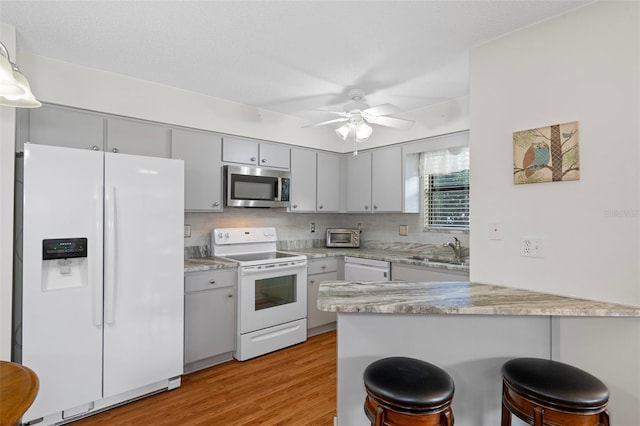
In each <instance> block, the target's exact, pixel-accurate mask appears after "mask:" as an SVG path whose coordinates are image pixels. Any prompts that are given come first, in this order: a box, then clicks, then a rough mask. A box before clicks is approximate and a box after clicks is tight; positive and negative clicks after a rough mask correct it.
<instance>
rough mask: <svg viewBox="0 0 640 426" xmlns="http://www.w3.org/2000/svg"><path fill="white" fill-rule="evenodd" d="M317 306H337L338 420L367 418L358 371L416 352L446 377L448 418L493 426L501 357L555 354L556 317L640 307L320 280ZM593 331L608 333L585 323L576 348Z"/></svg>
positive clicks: (461, 288)
mask: <svg viewBox="0 0 640 426" xmlns="http://www.w3.org/2000/svg"><path fill="white" fill-rule="evenodd" d="M317 305H318V308H319V309H320V310H323V311H330V312H337V313H338V326H337V329H338V337H337V364H338V386H337V391H338V401H337V405H338V406H337V413H338V416H337V425H338V426H347V425H348V426H365V425H369V423H368V420H367V418H366V416H365V414H364V410H363V403H364V399H365V390H364V385H363V383H362V373H363V371H364V369H365V368H366V366H367V365H369V364H370V363H371V362H373V361H375V360H377V359H380V358H384V357H388V356H409V357H413V358H417V359H422V360H424V361H427V362H431V363H433V364H436V365H439V366H440V367H442V368H444V369H445V370H446V371H447V372H448V373H449V374H450V375H451V376H452V377H453V379H454V381H455V386H456V388H455V395H454V399H453V405H452V406H453V410H454V415H455V421H456V425H462V426H465V425H469V426H493V425H496V424H500V406H501V391H502V388H501V385H502V381H501V375H500V368H501V366H502V364H503V363H504V362H506V361H507V360H509V359H512V358H516V357H537V358H546V359H555V360H558V361H563V359H562V353H561V351H560V350H559V349H558V348H560V347H562V345H561V344H560V343H561V342H562V339H563V338H565V336H564V334H563V330H564V328H563V327H562V325H561V324H560V323H559V320H560V319H564V318H576V320H578V321H594V320H596V321H617V322H618V323H619V324H621V325H624V322H625V321H637V318H638V317H640V307H635V306H626V305H619V304H613V303H605V302H598V301H591V300H586V299H580V298H573V297H566V296H558V295H552V294H547V293H541V292H536V291H530V290H523V289H515V288H510V287H504V286H496V285H490V284H480V283H469V282H423V283H418V282H402V281H390V282H346V281H335V282H334V281H331V282H324V283H322V284H321V285H320V290H319V294H318V301H317ZM621 328H624V327H621ZM600 337H604V338H611V339H614V338H617V337H615V336H599V335H598V333H597V328H594V333H593V336H589V337H588V338H587V339H593V341H589V340H586V341H585V345H596V344H602V342H598V339H600ZM588 350H589V346H586V347H585V352H588ZM605 383H606V380H605ZM615 398H616V392H615V389H613V390H612V398H611V399H612V402H615ZM513 425H514V426H519V425H524V423H518V421H517V419H514V422H513Z"/></svg>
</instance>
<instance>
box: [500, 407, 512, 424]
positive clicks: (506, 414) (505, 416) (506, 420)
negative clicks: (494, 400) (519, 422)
mask: <svg viewBox="0 0 640 426" xmlns="http://www.w3.org/2000/svg"><path fill="white" fill-rule="evenodd" d="M500 426H511V412H510V411H509V409H508V408H507V406H506V405H505V404H504V401H503V402H502V423H500Z"/></svg>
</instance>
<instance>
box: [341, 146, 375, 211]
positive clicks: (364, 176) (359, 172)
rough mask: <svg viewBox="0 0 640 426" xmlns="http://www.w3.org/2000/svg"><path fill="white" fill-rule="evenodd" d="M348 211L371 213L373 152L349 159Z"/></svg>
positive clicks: (349, 157)
mask: <svg viewBox="0 0 640 426" xmlns="http://www.w3.org/2000/svg"><path fill="white" fill-rule="evenodd" d="M347 211H349V212H367V213H369V212H371V152H362V153H360V154H358V155H356V156H353V155H351V156H348V157H347Z"/></svg>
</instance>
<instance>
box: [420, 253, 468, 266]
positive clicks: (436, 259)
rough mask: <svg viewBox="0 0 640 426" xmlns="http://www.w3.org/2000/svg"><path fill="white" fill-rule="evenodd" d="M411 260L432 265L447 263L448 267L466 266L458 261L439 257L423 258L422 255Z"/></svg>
mask: <svg viewBox="0 0 640 426" xmlns="http://www.w3.org/2000/svg"><path fill="white" fill-rule="evenodd" d="M410 259H413V260H422V261H423V262H431V263H446V264H448V265H464V264H465V262H458V261H457V260H450V259H442V258H437V257H429V256H421V255H416V256H411V257H410Z"/></svg>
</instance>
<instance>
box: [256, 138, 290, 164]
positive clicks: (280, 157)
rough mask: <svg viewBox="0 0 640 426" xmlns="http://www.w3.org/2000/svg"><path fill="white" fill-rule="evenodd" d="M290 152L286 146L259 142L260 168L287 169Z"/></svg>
mask: <svg viewBox="0 0 640 426" xmlns="http://www.w3.org/2000/svg"><path fill="white" fill-rule="evenodd" d="M290 152H291V149H290V148H289V147H288V146H284V145H278V144H273V143H265V142H260V166H264V167H276V168H278V169H288V168H289V162H290V159H289V157H290Z"/></svg>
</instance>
